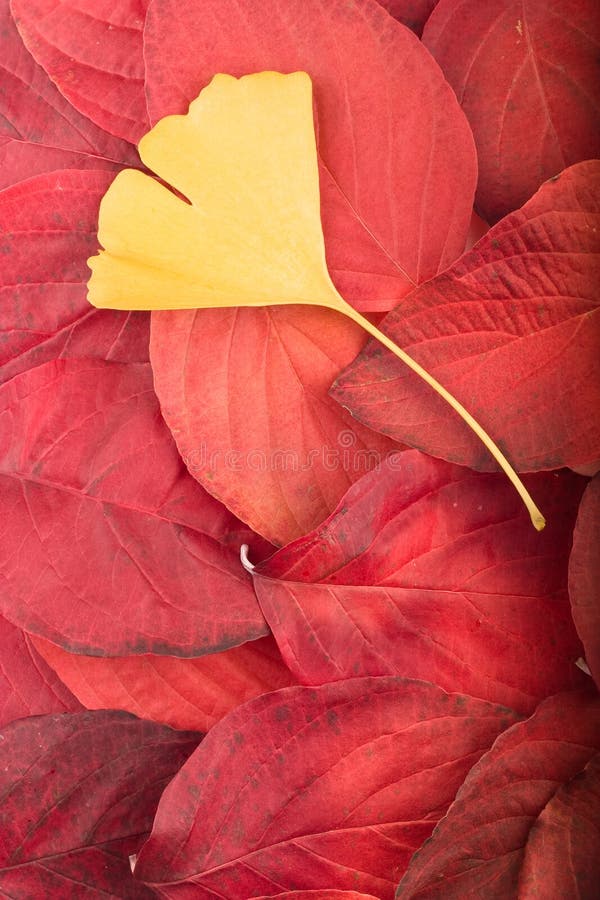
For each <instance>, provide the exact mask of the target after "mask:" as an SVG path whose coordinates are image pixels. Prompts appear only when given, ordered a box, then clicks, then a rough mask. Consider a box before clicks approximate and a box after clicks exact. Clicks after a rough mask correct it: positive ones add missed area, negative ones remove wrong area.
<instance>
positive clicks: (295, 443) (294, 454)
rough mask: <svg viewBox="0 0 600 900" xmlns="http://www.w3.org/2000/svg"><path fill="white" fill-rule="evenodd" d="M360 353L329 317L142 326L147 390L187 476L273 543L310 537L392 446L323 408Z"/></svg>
mask: <svg viewBox="0 0 600 900" xmlns="http://www.w3.org/2000/svg"><path fill="white" fill-rule="evenodd" d="M363 344H364V336H363V334H362V332H361V331H360V329H359V328H357V327H355V326H354V325H353V324H352V323H348V324H347V323H346V322H345V321H344V320H343V319H342V317H341V316H338V315H336V313H333V312H331V311H330V310H319V309H315V310H304V309H300V308H298V307H289V308H288V309H276V310H270V309H264V310H255V309H239V310H235V309H232V310H198V311H196V310H189V311H188V310H183V311H181V312H175V313H173V312H163V313H153V315H152V336H151V358H152V368H153V370H154V377H155V387H156V391H157V393H158V396H159V397H160V401H161V406H162V412H163V415H164V417H165V420H166V422H167V424H168V425H169V427H170V429H171V431H172V433H173V435H174V437H175V440H176V441H177V446H178V448H179V452H180V453H181V455H182V457H183V458H184V460H185V462H186V464H187V466H188V469H189V470H190V472H191V473H192V475H194V477H195V478H197V479H198V480H199V481H201V482H202V484H203V485H204V486H205V487H206V488H207V489H208V490H209V491H210V492H211V493H212V494H214V495H215V496H217V497H219V498H220V499H221V500H222V501H223V502H224V503H225V504H226V505H227V506H228V507H229V508H230V509H231V510H233V512H234V513H235V514H236V515H238V516H239V517H240V518H241V519H243V520H244V521H246V522H248V523H249V525H250V526H251V527H252V528H254V530H255V531H258V532H259V533H260V534H263V535H265V537H267V538H268V539H269V540H271V541H272V542H273V543H285V542H286V541H289V540H292V539H293V538H295V537H298V535H300V534H303V533H304V532H305V531H307V530H308V529H309V528H312V527H314V526H315V525H316V524H317V522H320V521H321V520H322V519H323V518H324V517H325V516H326V515H327V514H328V513H329V512H331V510H332V509H334V508H335V506H336V504H337V502H338V500H339V498H340V497H341V496H342V494H343V493H344V492H345V491H346V490H347V488H348V486H349V485H350V484H351V483H352V481H355V480H356V479H357V478H359V477H360V475H361V474H362V473H363V472H364V471H366V470H367V469H369V468H372V467H373V466H374V465H376V464H377V462H378V461H379V460H380V459H381V458H382V457H383V455H384V454H385V453H387V452H388V451H389V450H390V448H391V447H392V446H393V445H392V444H391V443H390V442H389V441H388V439H387V438H382V437H381V436H380V435H375V434H373V433H372V432H371V431H369V430H368V429H367V428H363V426H361V425H355V424H354V423H353V422H352V419H351V418H350V416H349V415H347V414H346V413H345V412H343V411H342V410H340V408H339V406H337V404H335V403H334V402H333V401H332V400H331V399H330V398H329V397H328V396H327V391H328V389H329V386H330V384H331V381H332V379H333V378H335V375H336V374H337V373H338V372H339V371H340V370H341V368H342V367H343V366H344V365H345V364H346V363H348V362H349V361H350V360H351V359H353V358H354V356H355V355H356V353H357V352H358V351H359V349H360V347H361V346H362V345H363ZM207 384H208V385H209V386H210V389H209V390H207Z"/></svg>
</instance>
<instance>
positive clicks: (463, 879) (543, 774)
mask: <svg viewBox="0 0 600 900" xmlns="http://www.w3.org/2000/svg"><path fill="white" fill-rule="evenodd" d="M599 749H600V701H599V700H598V697H597V695H593V694H585V693H582V694H577V693H574V694H561V695H558V696H556V697H551V698H550V699H548V700H546V701H545V702H544V703H542V704H541V706H540V707H539V709H538V710H536V712H535V714H534V715H533V716H532V717H531V718H530V719H528V720H527V721H526V722H522V723H520V724H517V725H515V726H513V727H512V728H510V729H509V730H508V731H506V732H505V733H504V734H502V735H501V736H500V737H499V738H498V740H497V741H496V743H495V744H494V746H493V747H492V749H491V750H490V751H489V753H487V754H486V755H485V756H484V757H483V758H482V759H481V760H480V762H479V763H478V764H477V765H475V766H474V767H473V769H472V770H471V772H470V773H469V775H468V776H467V778H466V780H465V783H464V785H463V786H462V788H461V789H460V791H459V792H458V795H457V797H456V800H455V801H454V803H453V804H452V806H451V807H450V809H449V811H448V814H447V815H446V817H445V818H444V819H443V820H442V821H441V822H440V824H439V825H438V826H437V828H436V830H435V832H434V834H433V837H432V838H431V840H429V841H428V842H427V843H426V844H425V846H424V847H423V849H422V850H420V851H419V852H418V853H417V854H416V855H415V856H414V857H413V859H412V861H411V863H410V866H409V868H408V871H407V873H406V875H405V876H404V878H403V879H402V881H401V882H400V885H399V887H398V891H397V894H396V897H397V898H398V900H400V898H401V900H408V898H410V897H419V898H422V900H426V898H427V900H433V898H439V900H442V898H443V900H458V898H463V897H476V896H485V897H494V898H496V897H497V898H504V897H523V898H527V900H529V898H533V897H540V896H545V897H582V898H586V900H592V898H593V897H594V896H595V893H596V890H597V886H598V876H599V875H600V870H599V868H598V856H597V855H595V854H594V853H593V851H594V849H596V848H597V846H598V826H599V824H600V823H599V821H598V813H599V809H598V790H599V787H600V785H599V783H598V751H599ZM588 813H590V814H591V815H590V817H589V818H588ZM557 829H559V830H560V832H557ZM458 836H460V837H459V839H457V838H458ZM561 838H562V840H561ZM587 851H592V852H591V853H590V854H588V852H587Z"/></svg>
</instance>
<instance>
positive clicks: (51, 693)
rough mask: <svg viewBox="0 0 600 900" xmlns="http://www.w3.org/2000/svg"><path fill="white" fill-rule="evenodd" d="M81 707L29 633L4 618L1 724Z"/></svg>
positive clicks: (1, 626) (0, 649) (0, 623)
mask: <svg viewBox="0 0 600 900" xmlns="http://www.w3.org/2000/svg"><path fill="white" fill-rule="evenodd" d="M78 709H81V706H80V704H79V703H78V701H77V700H76V699H75V697H74V696H73V695H72V694H71V692H70V691H69V690H68V689H67V688H66V687H65V685H64V684H62V683H61V681H60V680H59V679H58V678H57V677H56V673H55V672H53V671H52V669H51V668H50V667H49V666H48V665H46V663H45V662H44V660H43V659H42V657H41V656H39V654H38V653H37V652H36V649H35V647H32V646H31V644H30V642H29V639H28V637H27V635H26V634H24V633H23V632H22V631H21V629H20V628H16V627H15V626H14V625H11V623H10V622H8V621H7V620H6V619H3V618H2V617H0V726H3V725H6V724H7V723H8V722H12V720H13V719H20V718H22V717H23V716H39V715H42V714H43V713H53V712H65V711H74V710H78Z"/></svg>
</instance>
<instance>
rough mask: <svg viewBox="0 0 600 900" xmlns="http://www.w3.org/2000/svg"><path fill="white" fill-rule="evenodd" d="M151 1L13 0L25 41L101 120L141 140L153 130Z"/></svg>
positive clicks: (77, 102) (76, 102)
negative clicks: (148, 84) (148, 43)
mask: <svg viewBox="0 0 600 900" xmlns="http://www.w3.org/2000/svg"><path fill="white" fill-rule="evenodd" d="M147 6H148V0H119V2H118V3H114V2H112V0H24V2H23V0H11V10H12V13H13V16H14V18H15V21H16V23H17V27H18V29H19V32H20V34H21V37H22V38H23V41H24V43H25V46H26V47H27V49H28V50H29V52H30V53H31V54H32V55H33V57H34V59H35V60H36V62H38V63H39V64H40V65H41V66H43V68H44V69H45V70H46V72H47V73H48V75H49V76H50V78H51V79H52V81H53V82H54V83H55V84H56V85H57V87H58V88H59V89H60V92H61V93H62V94H63V96H64V97H66V98H67V100H68V101H69V102H70V103H71V104H72V105H73V106H74V107H75V109H77V110H78V111H79V112H80V113H82V114H83V115H84V116H86V118H88V119H90V120H91V121H92V122H94V123H95V124H96V125H98V126H100V128H103V129H104V130H105V131H107V132H109V133H110V134H114V135H116V136H117V137H120V138H124V139H125V140H127V141H131V142H132V143H133V144H137V142H138V140H139V139H140V138H141V137H142V135H143V134H145V133H146V131H148V129H149V122H148V114H147V110H146V98H145V95H144V75H145V71H144V57H143V52H142V32H143V28H144V22H145V19H146V9H147Z"/></svg>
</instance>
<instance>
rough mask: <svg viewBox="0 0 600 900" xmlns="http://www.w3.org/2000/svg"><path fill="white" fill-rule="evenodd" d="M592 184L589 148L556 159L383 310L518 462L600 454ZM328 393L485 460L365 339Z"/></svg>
mask: <svg viewBox="0 0 600 900" xmlns="http://www.w3.org/2000/svg"><path fill="white" fill-rule="evenodd" d="M599 189H600V162H598V161H592V162H587V163H581V164H580V165H578V166H573V168H571V169H568V170H567V171H565V172H563V173H562V175H561V176H560V178H558V179H555V180H554V181H552V182H547V183H546V184H545V185H544V186H543V187H542V188H541V190H540V191H539V192H538V193H537V194H536V195H535V197H534V198H533V199H532V200H531V201H530V202H529V203H527V204H526V205H525V206H524V207H523V209H521V210H519V211H518V212H516V213H513V214H512V215H510V216H507V218H506V219H503V221H502V222H500V223H498V225H496V226H495V227H494V228H492V229H491V230H490V231H489V232H488V233H487V234H486V235H485V236H484V237H483V238H482V239H481V240H480V241H479V243H478V244H477V245H476V246H475V247H474V248H473V250H471V251H470V252H469V253H466V254H465V255H464V256H463V257H462V259H460V260H459V261H458V262H457V263H455V264H454V265H453V266H452V267H451V268H450V269H449V270H448V271H447V272H446V273H444V274H443V275H440V276H438V277H437V278H435V279H433V281H431V282H429V283H428V284H426V285H423V286H422V287H420V288H417V290H415V291H414V292H413V293H412V294H411V295H410V297H407V298H406V299H405V300H404V301H403V302H402V305H401V307H399V308H398V309H397V310H394V311H393V312H392V313H390V315H388V316H386V318H385V319H384V321H383V323H382V328H383V330H384V331H385V332H386V333H387V334H389V335H390V337H392V338H393V339H394V340H395V341H396V343H397V344H399V345H400V346H401V347H403V348H404V349H405V350H406V351H407V352H408V353H409V354H410V355H411V356H412V357H413V358H414V359H415V360H417V362H419V363H421V365H422V366H423V367H424V368H425V369H427V370H428V371H429V372H430V373H431V374H432V375H434V376H435V377H436V378H437V379H438V380H439V381H440V382H441V383H442V384H443V385H444V387H446V388H447V389H448V390H449V391H450V392H451V393H452V394H454V396H455V397H456V398H457V399H458V400H460V401H461V402H462V403H463V404H464V406H466V408H467V409H468V410H469V412H470V413H472V414H473V415H474V417H475V418H476V419H477V420H478V421H479V422H480V423H481V425H483V427H484V428H485V429H486V430H487V431H488V432H489V433H490V434H491V436H492V438H494V440H496V442H498V443H500V445H501V447H502V449H503V450H504V452H505V453H506V455H507V456H508V457H509V459H510V460H511V462H512V463H513V464H514V465H515V466H516V468H517V469H520V470H521V471H525V472H531V471H538V470H542V469H553V468H559V467H560V466H565V465H567V466H571V467H576V466H580V465H586V464H587V463H590V462H593V461H596V460H597V459H598V457H600V419H599V418H598V416H597V414H596V413H597V410H598V405H599V403H600V355H599V354H598V340H599V337H600V327H599V326H600V309H599V300H598V281H599V280H600V262H599V260H600V255H599V251H600V215H599V213H600V202H599V198H600V193H599ZM332 394H333V396H334V397H335V398H336V399H337V400H338V401H339V402H340V403H342V404H343V405H344V406H345V407H347V408H349V409H350V410H351V411H352V413H353V415H355V416H357V417H358V418H359V419H360V420H361V421H363V422H366V423H367V424H368V425H370V426H371V428H376V429H378V430H379V431H382V432H384V433H385V434H390V435H392V436H393V437H395V438H396V439H397V440H401V441H405V442H406V443H408V444H411V445H412V446H416V447H419V449H421V450H425V451H426V452H427V453H431V454H433V455H434V456H440V457H442V458H444V459H448V460H450V461H451V462H457V463H460V464H462V465H468V466H471V467H472V468H477V469H487V470H489V469H491V468H493V467H494V466H495V463H494V461H493V459H492V458H491V456H490V455H489V454H488V452H487V450H485V448H484V446H483V444H482V443H481V442H480V441H479V440H478V439H477V438H476V437H475V435H474V434H473V433H472V432H471V431H470V429H468V428H467V427H466V426H465V425H464V423H463V422H462V420H461V419H459V418H458V416H455V415H454V414H453V413H452V412H451V410H450V409H449V407H448V404H447V403H445V402H444V401H443V400H441V398H439V397H438V396H437V395H436V394H434V393H433V391H431V389H430V388H429V387H428V386H427V385H426V384H425V383H424V382H423V381H422V380H421V379H420V378H418V377H417V376H416V375H414V374H413V373H412V372H411V371H410V370H409V369H408V368H406V366H404V365H403V364H402V363H401V362H400V361H399V360H398V359H396V357H394V356H392V354H391V353H389V352H388V351H382V349H381V346H380V345H379V344H376V343H375V342H373V341H372V342H371V343H370V344H368V345H367V347H366V349H365V351H364V352H363V353H362V354H361V356H360V357H359V358H358V360H356V362H354V363H353V364H352V365H351V366H350V368H349V369H348V370H347V371H346V372H344V373H343V374H342V375H341V377H340V378H339V379H338V381H337V383H336V385H335V386H334V388H333V390H332Z"/></svg>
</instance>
